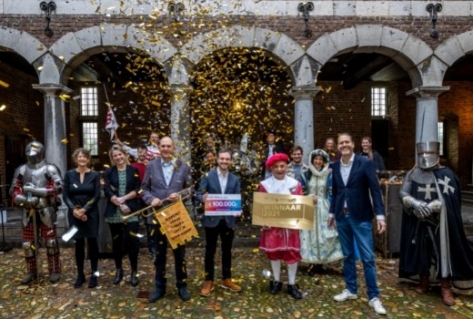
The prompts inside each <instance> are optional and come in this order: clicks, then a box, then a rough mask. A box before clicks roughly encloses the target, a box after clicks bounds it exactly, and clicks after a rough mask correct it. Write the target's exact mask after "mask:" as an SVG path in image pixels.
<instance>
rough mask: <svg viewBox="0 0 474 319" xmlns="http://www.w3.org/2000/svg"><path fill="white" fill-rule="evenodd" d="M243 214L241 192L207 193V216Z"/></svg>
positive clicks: (205, 205)
mask: <svg viewBox="0 0 474 319" xmlns="http://www.w3.org/2000/svg"><path fill="white" fill-rule="evenodd" d="M241 214H242V196H241V195H240V194H207V197H206V201H205V203H204V215H206V216H239V215H241Z"/></svg>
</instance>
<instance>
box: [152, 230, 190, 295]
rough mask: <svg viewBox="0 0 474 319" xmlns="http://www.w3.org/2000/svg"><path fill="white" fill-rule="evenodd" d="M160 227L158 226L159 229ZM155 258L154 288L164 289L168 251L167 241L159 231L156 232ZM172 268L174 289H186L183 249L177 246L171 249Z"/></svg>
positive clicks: (186, 276) (182, 246)
mask: <svg viewBox="0 0 474 319" xmlns="http://www.w3.org/2000/svg"><path fill="white" fill-rule="evenodd" d="M159 227H160V226H158V228H159ZM155 240H156V242H155V244H156V258H155V271H156V272H155V285H156V287H161V288H164V287H165V286H166V279H165V274H166V252H167V250H168V239H167V238H166V235H164V234H162V233H161V231H157V232H156V236H155ZM173 255H174V268H175V272H176V287H178V288H181V287H186V279H187V278H188V274H187V272H186V261H185V260H184V257H185V247H184V245H178V247H177V248H176V249H173Z"/></svg>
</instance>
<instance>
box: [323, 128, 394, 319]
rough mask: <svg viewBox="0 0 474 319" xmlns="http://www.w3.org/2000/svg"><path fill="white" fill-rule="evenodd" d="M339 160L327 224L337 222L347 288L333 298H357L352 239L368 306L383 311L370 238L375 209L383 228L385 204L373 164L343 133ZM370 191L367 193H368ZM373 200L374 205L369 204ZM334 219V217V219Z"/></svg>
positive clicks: (381, 229) (338, 143)
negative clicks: (361, 269) (362, 277)
mask: <svg viewBox="0 0 474 319" xmlns="http://www.w3.org/2000/svg"><path fill="white" fill-rule="evenodd" d="M337 148H338V150H339V152H340V154H341V159H340V160H339V161H336V162H334V163H333V167H332V168H333V173H332V174H333V177H332V179H333V185H332V198H333V200H332V202H331V208H330V210H329V218H328V226H329V227H330V228H334V227H335V224H336V225H337V230H338V232H339V239H340V241H341V247H342V252H343V254H344V281H345V282H346V289H344V290H343V292H342V293H341V294H339V295H336V296H335V297H334V300H336V301H345V300H347V299H357V272H356V265H355V252H354V240H355V243H356V244H357V247H358V249H359V252H360V257H361V260H362V264H363V266H364V275H365V283H366V286H367V294H368V295H369V305H370V306H371V307H373V308H374V310H375V312H377V313H378V314H381V315H384V314H386V313H387V312H386V310H385V308H384V307H383V306H382V302H381V301H380V300H379V298H378V295H379V293H380V291H379V288H378V286H377V277H376V269H375V256H374V250H373V238H372V219H373V218H374V211H375V215H376V218H377V230H378V232H379V233H382V232H384V231H385V216H384V206H383V202H382V194H381V192H380V186H379V182H378V179H377V176H376V175H375V169H374V166H373V163H372V161H371V160H369V159H368V158H365V157H362V156H360V155H356V154H354V141H353V140H352V136H351V135H350V134H347V133H342V134H340V135H339V137H338V139H337ZM369 190H370V193H369ZM372 202H373V207H372ZM334 219H335V220H334Z"/></svg>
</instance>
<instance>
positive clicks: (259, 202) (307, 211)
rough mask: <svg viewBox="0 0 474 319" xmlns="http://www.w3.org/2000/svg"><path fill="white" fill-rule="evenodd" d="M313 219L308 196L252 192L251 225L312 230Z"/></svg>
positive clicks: (310, 201) (310, 199)
mask: <svg viewBox="0 0 474 319" xmlns="http://www.w3.org/2000/svg"><path fill="white" fill-rule="evenodd" d="M313 219H314V204H313V199H312V198H311V197H309V196H299V195H281V194H268V193H259V192H255V193H253V206H252V224H253V225H260V226H272V227H281V228H291V229H305V230H312V229H313Z"/></svg>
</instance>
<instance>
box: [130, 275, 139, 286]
mask: <svg viewBox="0 0 474 319" xmlns="http://www.w3.org/2000/svg"><path fill="white" fill-rule="evenodd" d="M139 282H140V280H138V275H137V272H136V271H132V274H131V275H130V284H131V285H132V286H133V287H136V286H138V283H139Z"/></svg>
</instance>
